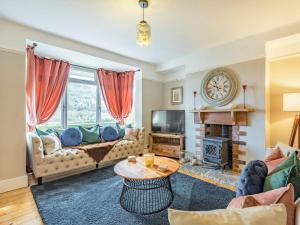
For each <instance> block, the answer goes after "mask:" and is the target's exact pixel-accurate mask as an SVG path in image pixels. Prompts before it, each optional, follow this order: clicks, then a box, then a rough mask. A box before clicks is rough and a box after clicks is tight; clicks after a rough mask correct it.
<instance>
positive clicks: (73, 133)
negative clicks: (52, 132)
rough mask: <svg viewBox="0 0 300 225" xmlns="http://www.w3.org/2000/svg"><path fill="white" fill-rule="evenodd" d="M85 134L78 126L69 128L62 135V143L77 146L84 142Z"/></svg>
mask: <svg viewBox="0 0 300 225" xmlns="http://www.w3.org/2000/svg"><path fill="white" fill-rule="evenodd" d="M82 138H83V135H82V133H81V131H80V130H79V129H78V128H68V129H66V130H65V131H63V132H62V134H61V135H60V140H61V143H62V144H63V145H64V146H76V145H80V144H81V143H82Z"/></svg>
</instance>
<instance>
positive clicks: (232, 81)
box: [201, 68, 237, 106]
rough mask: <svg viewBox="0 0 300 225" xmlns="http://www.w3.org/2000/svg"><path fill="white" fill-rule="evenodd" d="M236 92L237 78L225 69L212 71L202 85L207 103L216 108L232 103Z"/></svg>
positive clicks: (202, 92)
mask: <svg viewBox="0 0 300 225" xmlns="http://www.w3.org/2000/svg"><path fill="white" fill-rule="evenodd" d="M236 91H237V79H236V76H235V74H234V73H233V72H232V71H229V70H227V69H225V68H219V69H215V70H212V71H210V72H209V73H208V74H207V75H206V76H205V78H204V80H203V82H202V85H201V94H202V97H203V98H204V100H205V101H206V102H207V103H209V104H211V105H214V106H222V105H226V104H228V103H229V102H231V101H232V100H233V98H234V97H235V95H236Z"/></svg>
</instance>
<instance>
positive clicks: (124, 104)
mask: <svg viewBox="0 0 300 225" xmlns="http://www.w3.org/2000/svg"><path fill="white" fill-rule="evenodd" d="M97 75H98V81H99V85H100V87H101V88H100V89H101V92H102V96H103V98H104V101H105V104H106V107H107V109H108V111H109V113H110V115H111V116H112V117H113V118H114V119H116V120H118V121H119V122H120V124H124V122H125V121H124V120H125V119H126V118H127V117H128V116H129V114H130V112H131V110H132V105H133V85H134V71H127V72H116V71H111V70H104V69H98V70H97Z"/></svg>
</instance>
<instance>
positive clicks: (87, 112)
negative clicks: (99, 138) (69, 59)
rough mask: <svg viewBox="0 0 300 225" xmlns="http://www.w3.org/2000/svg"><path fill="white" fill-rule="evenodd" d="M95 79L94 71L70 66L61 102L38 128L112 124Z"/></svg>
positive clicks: (112, 120)
mask: <svg viewBox="0 0 300 225" xmlns="http://www.w3.org/2000/svg"><path fill="white" fill-rule="evenodd" d="M112 123H115V120H114V119H113V118H112V117H111V116H110V114H109V112H108V110H107V108H106V105H105V103H104V100H103V98H102V95H101V94H100V93H99V86H98V82H97V79H96V71H94V70H88V69H82V68H79V67H75V66H72V67H71V69H70V74H69V80H68V84H67V87H66V91H65V94H64V96H63V97H62V100H61V103H60V105H59V107H58V108H57V110H56V112H55V113H54V115H53V116H52V117H51V118H50V119H49V120H48V121H47V122H46V123H44V124H41V125H39V126H38V127H39V128H40V129H44V130H46V129H48V128H59V127H63V128H66V127H76V126H78V125H81V126H85V127H89V126H94V125H95V124H102V125H107V124H112Z"/></svg>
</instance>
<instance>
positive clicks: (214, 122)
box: [191, 108, 254, 173]
mask: <svg viewBox="0 0 300 225" xmlns="http://www.w3.org/2000/svg"><path fill="white" fill-rule="evenodd" d="M253 111H254V110H253V109H248V108H247V109H244V108H235V109H206V110H205V109H204V110H191V112H192V113H194V123H195V125H196V126H195V132H196V135H195V138H196V142H195V150H196V151H195V153H196V157H197V158H198V159H199V160H200V161H202V162H208V163H211V162H213V163H214V164H216V165H218V166H219V165H220V164H223V163H226V161H227V160H228V161H229V165H231V167H232V170H233V171H234V172H237V173H240V172H241V171H242V169H243V168H244V166H245V165H246V154H247V142H246V140H245V139H246V136H247V130H246V126H248V116H247V115H248V113H250V112H253ZM214 138H216V139H215V140H214V141H215V143H214V144H215V145H219V147H208V146H209V145H210V146H211V145H212V142H211V141H210V142H208V139H209V140H213V139H214ZM220 138H221V139H220ZM223 138H227V139H229V140H228V141H227V140H226V139H223ZM217 139H218V140H217ZM220 140H222V141H220ZM218 141H219V142H218ZM217 143H219V144H217ZM226 145H227V147H226ZM226 148H227V150H226ZM224 149H225V150H224ZM226 152H227V153H228V154H226ZM208 153H213V154H218V157H217V159H216V158H214V157H213V156H212V155H211V156H210V157H207V154H208ZM227 155H228V158H227Z"/></svg>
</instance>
